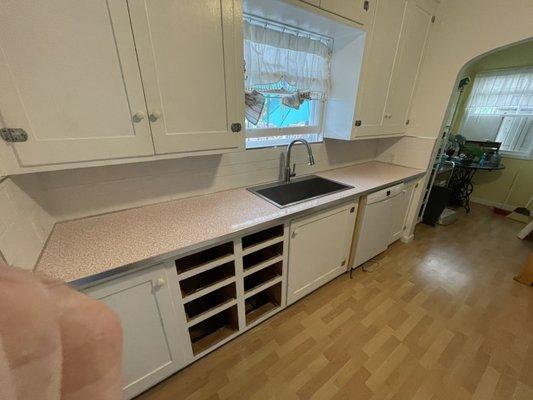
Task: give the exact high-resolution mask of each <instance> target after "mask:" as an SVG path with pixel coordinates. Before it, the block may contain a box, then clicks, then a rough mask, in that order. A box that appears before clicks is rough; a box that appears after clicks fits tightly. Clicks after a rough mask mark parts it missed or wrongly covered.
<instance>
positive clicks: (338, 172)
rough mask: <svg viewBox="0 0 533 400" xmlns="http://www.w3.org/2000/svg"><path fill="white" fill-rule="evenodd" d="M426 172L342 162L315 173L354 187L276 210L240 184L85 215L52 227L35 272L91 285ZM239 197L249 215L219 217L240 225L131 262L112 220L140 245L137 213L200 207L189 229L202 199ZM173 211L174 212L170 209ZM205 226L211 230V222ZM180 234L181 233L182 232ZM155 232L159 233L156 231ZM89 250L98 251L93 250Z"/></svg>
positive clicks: (154, 226) (124, 237) (77, 284)
mask: <svg viewBox="0 0 533 400" xmlns="http://www.w3.org/2000/svg"><path fill="white" fill-rule="evenodd" d="M425 173H426V171H425V170H420V169H415V168H408V167H403V166H398V165H394V164H387V163H382V162H378V161H371V162H367V163H363V164H358V165H354V166H349V167H342V168H337V169H332V170H327V171H322V172H319V173H316V175H318V176H322V177H324V178H328V179H332V180H335V181H338V182H341V183H345V184H348V185H351V186H354V188H353V189H349V190H346V191H343V192H339V193H335V194H332V195H327V196H324V197H321V198H319V199H314V200H310V201H308V202H304V203H301V204H298V205H295V206H292V207H287V208H284V209H278V208H277V207H275V206H274V205H272V204H270V203H268V202H267V201H266V200H263V199H261V198H259V197H258V196H255V195H253V194H252V193H250V192H248V191H247V190H246V188H239V189H231V190H228V191H224V192H217V193H211V194H207V195H202V196H196V197H189V198H185V199H179V200H173V201H170V202H165V203H157V204H152V205H147V206H142V207H138V208H135V209H130V210H124V211H117V212H114V213H109V214H104V215H100V216H94V217H87V218H83V219H80V220H73V221H66V222H62V223H58V224H56V226H55V227H54V230H53V231H52V233H51V235H50V237H49V240H48V242H47V244H46V247H45V249H43V252H42V254H41V257H40V259H39V262H38V264H37V265H36V267H35V270H34V271H35V272H36V273H43V274H45V275H48V276H50V277H52V278H56V279H60V280H63V281H66V282H68V283H69V284H70V285H72V286H74V287H76V288H79V289H81V288H87V287H90V286H93V285H95V284H98V283H101V282H104V281H106V280H110V279H114V278H116V277H118V276H120V275H124V274H126V273H131V272H134V271H137V270H140V269H144V268H148V267H150V266H155V265H158V264H160V263H162V262H164V261H167V260H169V259H172V258H177V257H180V256H183V255H186V254H188V253H192V252H194V251H197V250H199V249H202V248H206V247H209V246H211V245H215V244H217V243H220V242H224V241H228V240H231V239H233V238H235V237H238V236H242V235H246V234H247V233H249V232H252V231H255V230H257V229H260V228H261V227H267V226H271V225H275V224H277V223H281V222H285V221H287V220H288V219H294V218H296V217H300V216H302V215H305V214H309V213H313V212H317V211H320V210H322V209H326V208H330V207H333V206H335V205H339V204H342V203H345V202H348V201H351V200H354V199H356V198H358V197H361V196H364V195H366V194H368V193H371V192H375V191H378V190H380V189H383V188H385V187H389V186H392V185H395V184H398V183H401V182H408V181H411V180H414V179H418V178H420V177H422V176H423V175H425ZM387 174H389V175H393V176H394V177H392V179H387V178H385V177H384V175H387ZM378 175H379V177H378ZM365 179H366V180H369V181H372V180H373V179H374V180H376V182H375V184H373V183H370V184H369V183H366V184H363V185H357V182H358V181H359V180H365ZM354 183H356V184H355V185H354ZM245 193H246V194H245ZM235 197H236V198H238V199H239V201H241V202H244V203H243V204H244V205H248V203H253V204H250V207H249V210H248V211H249V213H248V214H249V217H248V219H247V217H246V215H244V216H241V215H240V213H239V210H232V212H229V213H228V216H226V217H224V216H221V219H222V218H225V220H224V222H225V223H226V224H227V222H228V221H231V218H232V215H233V214H235V215H236V217H235V218H236V219H238V218H241V219H242V220H243V221H244V222H243V223H241V224H239V223H238V221H237V223H236V224H233V223H232V224H231V227H229V225H228V226H226V225H224V224H222V228H220V229H218V233H216V234H214V235H211V236H210V235H209V234H204V235H203V237H202V238H203V240H202V238H200V239H198V240H195V239H194V238H193V239H190V238H189V236H188V235H187V240H188V243H186V244H184V245H181V246H180V243H179V240H178V239H177V238H176V239H175V240H176V245H175V248H172V249H170V250H169V251H161V252H158V253H157V254H152V255H150V256H147V257H144V258H140V257H138V259H135V260H132V261H130V260H128V256H129V254H130V253H129V252H128V246H127V245H128V244H131V243H129V242H128V239H129V238H128V233H129V232H128V233H125V234H124V231H121V230H116V229H117V228H116V227H114V225H116V223H115V222H116V221H114V220H117V219H118V220H120V218H121V217H122V216H123V217H122V218H124V219H125V220H126V221H129V222H127V223H126V224H125V226H124V227H123V228H124V229H125V230H126V231H127V229H128V228H129V226H128V225H127V224H128V223H131V224H133V225H131V227H130V228H132V229H131V230H132V231H134V232H135V233H137V237H135V238H133V239H137V244H138V243H142V239H141V238H139V237H138V235H139V234H141V233H140V232H136V231H139V229H141V227H139V226H137V224H136V222H137V221H136V220H135V219H136V217H137V219H138V218H139V215H140V216H143V217H144V215H143V214H144V211H145V212H146V214H153V215H155V216H157V217H159V214H157V213H158V212H159V213H161V214H162V216H160V218H165V217H168V216H169V215H171V216H174V215H175V213H176V211H181V209H180V207H181V206H182V205H183V208H184V210H183V211H184V212H185V214H187V213H191V210H192V212H197V213H198V212H200V213H199V214H197V215H195V216H193V217H192V218H196V219H198V218H199V219H200V221H194V226H191V230H192V231H194V229H195V228H198V227H200V228H201V227H203V226H204V224H203V223H202V221H201V218H202V216H203V214H201V211H202V210H201V207H202V204H201V203H202V202H204V203H205V202H209V204H211V203H213V204H217V207H219V210H218V211H220V210H222V211H221V213H224V211H225V207H224V206H221V205H220V204H219V202H218V200H220V201H221V202H223V201H224V199H225V198H229V200H232V199H233V198H235ZM196 205H197V207H196V208H198V209H195V208H194V207H195V206H196ZM230 206H231V205H230V204H228V208H229V207H230ZM238 206H242V204H237V208H238ZM191 207H192V208H191ZM254 207H256V208H261V210H259V211H258V214H259V217H256V215H255V214H254V211H255V210H256V208H254ZM169 212H170V213H171V214H168V213H169ZM172 212H173V213H172ZM165 213H167V214H168V215H166V214H165ZM232 213H233V214H232ZM128 214H130V215H128ZM262 214H263V215H262ZM252 216H253V218H252ZM151 217H152V215H148V216H147V217H146V218H147V221H149V222H148V223H149V224H150V225H151V226H150V227H149V228H151V230H152V231H153V232H156V233H159V234H160V235H162V236H164V235H165V232H157V229H158V227H157V223H158V222H157V218H154V219H156V221H153V220H152V219H151ZM211 217H212V215H211ZM177 218H178V221H181V220H182V219H186V218H191V217H189V216H186V215H185V216H178V217H177ZM205 218H206V221H205V225H206V226H207V225H209V223H210V224H211V225H212V226H213V224H214V226H216V227H217V228H218V226H217V225H216V221H212V219H213V218H211V219H210V220H209V221H207V219H209V215H206V216H205ZM132 221H133V222H132ZM168 223H169V222H168V221H166V220H164V222H163V224H168ZM169 226H171V225H169ZM167 228H168V226H167ZM113 229H115V230H116V232H115V231H113ZM206 229H209V226H208V227H207V228H206ZM99 230H100V231H101V230H106V231H105V232H103V237H104V239H103V240H105V237H106V235H108V236H109V237H111V238H114V237H116V236H118V237H119V240H110V243H109V247H106V243H105V242H104V243H102V238H101V237H99V235H98V233H99V232H98V231H99ZM110 230H111V232H110ZM161 230H165V227H164V226H162V227H161ZM182 230H183V229H182ZM121 233H122V235H121ZM179 233H183V232H181V231H180V232H179ZM203 233H204V232H200V234H199V235H200V236H202V234H203ZM152 236H156V235H155V234H154V235H152ZM149 238H150V237H147V244H146V247H147V248H149V247H150V245H152V246H153V247H157V243H156V242H154V241H153V239H154V237H152V238H151V239H152V240H151V241H150V240H148V239H149ZM173 239H174V238H173V237H172V236H171V237H170V240H173ZM98 241H100V242H98ZM94 242H96V245H95V247H94V249H91V246H92V245H93V243H94ZM133 242H134V243H135V240H133ZM85 245H86V246H85ZM169 246H172V245H169ZM85 247H88V248H89V249H86V248H85ZM137 247H138V246H137ZM114 248H116V250H117V252H118V253H119V254H121V252H122V254H124V256H123V259H124V262H123V263H121V262H120V260H119V258H117V257H115V254H114V253H113V251H114ZM130 249H131V250H132V252H135V251H136V250H138V249H137V248H135V247H130ZM91 250H94V252H93V251H91ZM106 252H107V254H112V257H111V258H112V261H111V262H108V261H107V260H106V257H105V254H102V253H106ZM77 253H78V254H77ZM99 254H102V257H101V258H98V255H99ZM76 256H78V257H76ZM132 258H134V257H132ZM68 260H72V262H69V261H68Z"/></svg>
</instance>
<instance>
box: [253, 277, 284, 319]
mask: <svg viewBox="0 0 533 400" xmlns="http://www.w3.org/2000/svg"><path fill="white" fill-rule="evenodd" d="M281 288H282V283H281V282H278V283H276V284H275V285H273V286H270V287H269V288H267V289H265V290H263V291H261V292H259V293H256V294H254V295H253V296H250V297H249V298H247V299H246V300H245V305H244V308H245V312H246V325H250V324H253V323H254V322H255V321H257V320H258V319H259V318H261V317H263V316H265V315H267V314H269V313H270V312H272V311H273V310H275V309H276V308H279V307H281Z"/></svg>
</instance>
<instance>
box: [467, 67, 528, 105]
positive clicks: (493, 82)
mask: <svg viewBox="0 0 533 400" xmlns="http://www.w3.org/2000/svg"><path fill="white" fill-rule="evenodd" d="M466 111H467V112H468V113H469V114H472V115H509V114H514V115H532V114H533V68H521V69H507V70H500V71H491V72H485V73H480V74H478V75H476V78H475V80H474V87H473V88H472V92H471V94H470V97H469V99H468V104H467V107H466Z"/></svg>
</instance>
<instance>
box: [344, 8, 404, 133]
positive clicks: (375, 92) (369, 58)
mask: <svg viewBox="0 0 533 400" xmlns="http://www.w3.org/2000/svg"><path fill="white" fill-rule="evenodd" d="M406 5H407V1H406V0H376V2H375V15H374V23H373V26H372V30H371V33H370V37H369V39H368V44H367V46H368V49H367V51H366V53H365V57H366V59H365V60H364V67H363V68H364V70H363V74H362V77H361V84H360V86H359V87H360V89H359V93H358V97H357V111H356V120H359V121H361V125H360V126H358V127H356V128H354V135H355V136H369V135H378V134H381V133H382V127H383V121H384V112H385V104H386V101H387V95H388V93H389V86H390V84H391V75H392V70H393V67H394V60H395V59H396V55H397V53H398V47H399V41H400V31H401V29H402V20H403V16H404V13H405V11H406Z"/></svg>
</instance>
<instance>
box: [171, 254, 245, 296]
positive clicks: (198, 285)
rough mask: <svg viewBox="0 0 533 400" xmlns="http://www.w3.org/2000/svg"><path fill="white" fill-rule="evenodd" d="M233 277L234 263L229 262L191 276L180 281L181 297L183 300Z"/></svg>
mask: <svg viewBox="0 0 533 400" xmlns="http://www.w3.org/2000/svg"><path fill="white" fill-rule="evenodd" d="M233 276H235V262H234V261H230V262H228V263H226V264H222V265H219V266H218V267H214V268H211V269H209V270H207V271H204V272H201V273H199V274H196V275H193V276H191V277H190V278H186V279H183V280H180V282H179V285H180V290H181V295H182V297H183V298H184V300H185V299H186V298H187V296H191V295H193V294H195V293H197V292H199V291H200V290H204V289H207V288H208V287H210V286H211V287H214V286H215V285H216V284H217V283H219V282H223V281H224V280H226V279H228V278H230V277H233Z"/></svg>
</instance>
